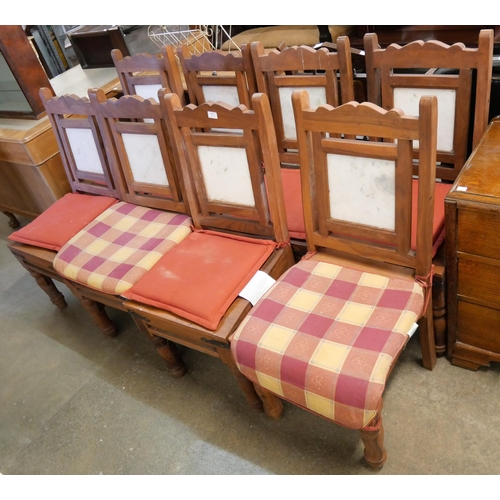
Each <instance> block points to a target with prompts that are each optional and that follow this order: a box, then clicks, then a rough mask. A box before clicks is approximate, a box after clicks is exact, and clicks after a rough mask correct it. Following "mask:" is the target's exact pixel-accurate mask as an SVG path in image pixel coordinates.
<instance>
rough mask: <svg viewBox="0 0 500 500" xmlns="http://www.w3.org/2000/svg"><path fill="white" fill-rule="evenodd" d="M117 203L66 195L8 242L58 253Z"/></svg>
mask: <svg viewBox="0 0 500 500" xmlns="http://www.w3.org/2000/svg"><path fill="white" fill-rule="evenodd" d="M117 202H118V200H115V198H110V197H109V196H92V195H90V194H79V193H68V194H66V195H65V196H63V197H62V198H60V199H59V200H57V201H56V202H55V203H54V204H53V205H51V206H50V207H49V208H47V210H45V211H44V212H43V213H41V214H40V215H39V216H38V217H37V218H36V219H35V220H34V221H33V222H30V223H29V224H28V225H27V226H25V227H23V228H22V229H19V231H16V232H15V233H12V234H11V235H10V236H9V239H10V240H12V241H17V242H19V243H26V244H27V245H33V246H36V247H42V248H48V249H49V250H56V251H58V250H60V249H61V248H62V247H63V245H65V244H66V243H67V242H68V241H69V240H70V239H71V238H72V237H73V236H74V235H75V234H76V233H78V232H79V231H81V230H82V229H83V228H84V227H85V226H86V225H87V224H89V223H90V222H92V221H93V220H94V219H95V218H96V217H98V216H99V215H101V214H102V213H103V212H104V211H105V210H106V209H107V208H109V207H110V206H111V205H114V204H115V203H117Z"/></svg>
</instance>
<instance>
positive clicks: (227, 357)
mask: <svg viewBox="0 0 500 500" xmlns="http://www.w3.org/2000/svg"><path fill="white" fill-rule="evenodd" d="M217 353H218V355H219V359H220V360H221V361H222V362H223V363H224V364H226V365H227V366H229V369H230V370H231V372H232V373H233V375H234V377H235V378H236V382H237V383H238V385H239V386H240V389H241V390H242V391H243V394H244V395H245V398H246V400H247V403H248V404H249V405H250V406H251V407H252V408H253V409H254V410H257V411H262V409H263V401H262V399H261V398H260V397H259V395H258V393H257V391H256V390H255V389H256V388H255V387H254V385H253V384H252V382H250V380H248V379H247V378H246V377H245V376H244V375H243V374H242V373H241V372H240V371H239V370H238V367H237V366H236V363H235V362H234V359H233V356H232V355H231V351H230V349H226V348H223V347H221V348H218V349H217ZM264 408H265V407H264Z"/></svg>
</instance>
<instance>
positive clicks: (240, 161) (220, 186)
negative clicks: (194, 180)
mask: <svg viewBox="0 0 500 500" xmlns="http://www.w3.org/2000/svg"><path fill="white" fill-rule="evenodd" d="M198 156H199V158H200V164H201V171H202V174H203V180H204V182H205V189H206V192H207V197H208V199H209V201H214V202H223V203H231V204H235V205H242V206H245V207H254V206H255V199H254V197H253V190H252V183H251V180H250V172H249V170H248V160H247V155H246V152H245V150H244V149H243V148H223V147H215V146H198Z"/></svg>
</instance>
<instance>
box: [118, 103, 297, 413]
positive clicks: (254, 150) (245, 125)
mask: <svg viewBox="0 0 500 500" xmlns="http://www.w3.org/2000/svg"><path fill="white" fill-rule="evenodd" d="M252 101H253V102H252V108H253V110H254V111H252V110H247V109H246V108H245V107H244V106H239V107H230V106H227V105H225V104H223V103H205V104H201V105H200V106H198V107H194V106H192V105H189V106H186V107H184V108H182V107H181V105H180V101H179V99H178V97H177V96H176V95H175V94H171V95H167V96H166V98H165V100H164V101H162V104H163V105H164V107H165V115H166V119H167V123H168V124H169V129H170V135H171V137H172V145H173V149H174V153H175V158H176V162H177V163H178V164H179V165H180V166H181V168H182V175H183V178H184V182H185V184H186V192H187V197H188V204H189V207H190V213H191V217H192V219H193V224H194V227H195V229H197V230H207V229H208V230H213V231H214V232H216V233H221V234H225V233H234V234H237V235H240V236H245V237H247V238H250V239H254V238H258V239H265V240H269V241H272V242H276V244H277V245H278V246H277V247H276V249H275V250H274V251H273V252H272V253H271V254H270V256H269V257H268V258H267V260H266V261H265V262H264V264H263V265H262V266H261V271H263V272H264V273H266V274H268V275H270V276H271V277H272V278H274V279H277V278H278V277H279V276H281V274H282V273H283V272H285V271H286V270H287V269H288V268H289V267H291V266H292V265H293V263H294V259H293V254H292V251H291V247H290V245H289V244H288V243H287V242H288V231H287V228H286V216H285V209H284V202H283V191H282V186H281V177H280V167H279V159H278V152H277V148H276V139H275V134H274V127H273V123H272V117H271V109H270V105H269V101H268V99H267V96H266V95H254V96H253V98H252ZM220 129H223V130H224V132H222V133H221V132H219V131H220ZM263 166H265V173H266V176H267V178H268V182H267V190H266V189H265V187H264V169H263V168H262V167H263ZM235 174H236V175H237V176H238V177H239V179H240V181H239V183H238V186H236V185H234V184H233V183H232V182H231V181H230V180H227V179H228V178H229V179H231V178H232V179H234V175H235ZM225 179H226V180H225ZM182 244H183V242H182V243H180V245H179V248H180V246H181V245H182ZM166 257H168V254H167V256H166ZM207 257H208V258H207V259H205V257H203V262H204V263H205V264H206V269H207V272H212V273H213V271H211V269H212V266H211V263H210V260H211V259H215V260H220V261H222V262H224V257H225V256H224V252H223V251H221V252H220V254H219V255H217V256H213V257H210V255H208V256H207ZM214 278H216V277H215V276H214ZM178 286H179V288H182V283H179V285H178ZM212 288H213V285H212V284H210V285H209V286H208V287H206V288H205V289H202V290H200V289H198V290H197V293H199V294H200V295H199V300H203V298H202V297H203V296H204V295H205V296H207V297H208V296H210V294H211V293H212ZM124 306H125V307H126V309H127V310H128V311H129V312H130V313H131V314H132V316H133V317H134V319H135V321H136V323H137V325H138V327H139V328H140V329H141V330H142V331H146V332H147V333H148V334H149V336H150V337H151V338H152V339H156V344H157V346H158V347H162V343H161V342H160V341H163V342H167V341H173V342H175V343H178V344H182V345H185V346H187V347H189V348H192V349H195V350H198V351H201V352H204V353H206V354H209V355H211V356H214V357H216V358H219V359H220V360H221V361H222V362H224V363H225V364H227V365H228V366H229V367H230V369H231V371H232V372H233V373H234V375H235V376H236V378H237V381H238V384H239V385H240V387H241V388H242V390H243V391H244V393H245V394H246V398H247V401H248V402H249V404H250V405H251V406H252V407H254V408H256V409H259V408H262V405H264V409H265V411H266V412H269V413H271V414H272V413H273V411H274V408H269V407H268V406H267V404H266V400H263V401H261V398H260V397H258V396H257V394H256V392H255V390H254V388H253V385H252V384H251V383H250V382H249V381H248V380H247V379H245V377H243V376H242V375H241V373H240V372H239V371H238V370H237V368H236V366H235V365H234V361H233V359H232V357H231V355H230V351H229V342H230V337H231V335H232V333H233V332H234V331H235V329H236V328H237V327H238V325H239V324H240V323H241V322H242V321H243V320H244V318H245V317H246V315H247V314H248V312H249V311H250V309H251V307H252V305H251V303H250V302H249V301H247V300H246V299H243V298H242V297H237V298H236V299H235V300H234V301H233V302H232V303H231V304H230V306H229V308H228V309H227V310H226V312H225V313H224V314H223V316H222V317H221V319H220V321H219V323H218V324H217V326H216V328H215V329H209V328H207V327H205V326H201V325H200V324H198V323H197V322H195V321H194V320H193V321H191V320H188V319H185V318H184V317H181V316H179V315H177V314H174V313H173V312H170V311H168V310H164V309H160V308H159V307H154V306H152V305H147V304H145V303H143V302H140V301H138V300H130V301H126V302H125V303H124ZM158 350H159V353H160V355H162V356H163V352H162V350H161V349H158ZM168 356H169V358H165V359H166V361H169V362H170V363H172V361H171V358H170V356H171V352H168ZM182 365H183V362H182V359H180V358H178V362H177V363H176V364H174V365H173V369H172V368H171V371H172V373H173V374H174V375H175V374H179V366H182ZM184 371H185V370H184ZM180 374H181V375H183V374H184V372H180Z"/></svg>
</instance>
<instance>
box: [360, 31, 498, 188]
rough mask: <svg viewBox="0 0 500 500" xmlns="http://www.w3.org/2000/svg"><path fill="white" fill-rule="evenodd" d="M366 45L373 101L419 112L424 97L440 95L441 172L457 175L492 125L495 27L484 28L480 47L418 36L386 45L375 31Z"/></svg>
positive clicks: (450, 176) (439, 174) (440, 175)
mask: <svg viewBox="0 0 500 500" xmlns="http://www.w3.org/2000/svg"><path fill="white" fill-rule="evenodd" d="M364 47H365V54H366V74H367V87H368V100H369V101H370V102H373V103H375V104H378V105H380V106H382V107H383V108H384V109H392V108H394V107H397V108H400V109H402V110H403V111H404V112H405V113H406V114H414V115H417V114H418V101H419V99H420V97H421V96H423V95H435V96H436V97H437V98H438V115H439V117H438V142H437V149H438V156H437V161H438V162H440V165H438V168H437V177H438V178H441V179H445V180H454V179H455V178H456V176H457V175H458V173H459V172H460V170H461V169H462V167H463V165H464V163H465V161H466V159H467V156H468V154H469V152H470V151H471V150H472V149H473V148H475V147H476V146H477V144H478V142H479V140H480V138H481V137H482V135H483V133H484V131H485V129H486V126H487V124H488V113H489V102H490V92H491V75H492V66H493V63H492V56H493V30H481V32H480V34H479V42H478V46H477V48H467V47H465V45H464V44H462V43H456V44H453V45H451V46H450V45H446V44H444V43H442V42H439V41H427V42H423V41H415V42H411V43H409V44H407V45H405V46H400V45H398V44H391V45H389V46H388V47H387V48H385V49H381V48H380V47H379V45H378V37H377V35H376V34H375V33H367V34H366V35H365V36H364ZM473 73H475V74H474V75H473ZM474 96H475V97H474ZM471 106H473V110H474V113H473V116H472V114H471ZM470 126H472V127H473V136H472V145H471V148H472V149H471V148H468V136H469V129H470ZM416 154H418V152H416ZM415 173H417V171H416V169H415Z"/></svg>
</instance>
